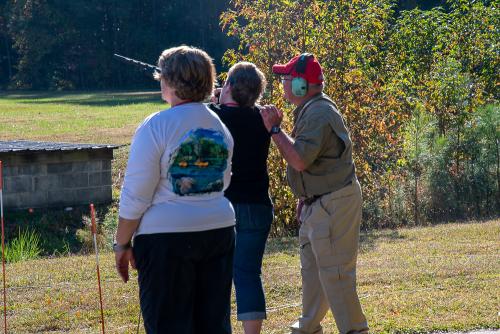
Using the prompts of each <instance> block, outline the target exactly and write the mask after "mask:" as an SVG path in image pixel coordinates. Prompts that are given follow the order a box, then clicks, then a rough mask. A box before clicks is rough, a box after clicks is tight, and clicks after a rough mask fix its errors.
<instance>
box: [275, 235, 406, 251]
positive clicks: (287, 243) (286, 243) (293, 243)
mask: <svg viewBox="0 0 500 334" xmlns="http://www.w3.org/2000/svg"><path fill="white" fill-rule="evenodd" d="M404 238H405V236H403V235H401V234H400V233H399V231H398V230H396V229H394V230H370V231H363V232H361V234H360V246H359V248H360V252H363V253H364V252H369V251H371V250H373V249H374V248H375V247H376V244H377V242H378V241H379V240H384V241H391V240H392V241H396V240H401V239H404ZM275 253H283V254H286V255H294V254H295V255H297V254H299V238H298V237H277V238H270V239H269V240H268V242H267V245H266V254H275Z"/></svg>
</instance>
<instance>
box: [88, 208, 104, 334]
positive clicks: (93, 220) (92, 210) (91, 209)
mask: <svg viewBox="0 0 500 334" xmlns="http://www.w3.org/2000/svg"><path fill="white" fill-rule="evenodd" d="M90 216H91V220H92V224H91V225H90V229H91V231H92V237H93V239H94V249H95V260H96V268H97V285H98V286H99V302H100V305H101V324H102V333H103V334H104V333H105V331H104V309H103V307H102V292H101V274H100V272H99V251H98V250H97V227H96V224H95V210H94V204H90Z"/></svg>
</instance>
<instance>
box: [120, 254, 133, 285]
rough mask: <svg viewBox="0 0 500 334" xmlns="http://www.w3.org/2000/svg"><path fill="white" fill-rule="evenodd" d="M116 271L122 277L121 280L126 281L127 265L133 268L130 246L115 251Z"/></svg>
mask: <svg viewBox="0 0 500 334" xmlns="http://www.w3.org/2000/svg"><path fill="white" fill-rule="evenodd" d="M115 262H116V271H117V272H118V274H119V275H120V277H121V278H122V280H123V282H125V283H127V282H128V279H129V272H128V265H129V263H130V265H131V266H132V268H134V269H135V259H134V254H133V253H132V248H129V249H126V250H124V251H118V252H115Z"/></svg>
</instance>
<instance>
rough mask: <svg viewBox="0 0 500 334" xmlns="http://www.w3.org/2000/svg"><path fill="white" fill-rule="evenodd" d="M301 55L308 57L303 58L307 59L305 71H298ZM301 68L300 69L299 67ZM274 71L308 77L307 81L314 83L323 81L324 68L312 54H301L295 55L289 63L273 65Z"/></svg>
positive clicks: (275, 72)
mask: <svg viewBox="0 0 500 334" xmlns="http://www.w3.org/2000/svg"><path fill="white" fill-rule="evenodd" d="M301 57H304V58H307V59H303V60H304V61H305V68H304V69H303V73H300V72H297V64H298V63H299V60H300V59H301ZM299 70H300V69H299ZM273 73H274V74H281V75H287V74H289V75H291V76H292V77H294V78H295V77H301V78H304V79H306V81H307V82H309V83H312V84H321V83H323V70H322V69H321V65H320V64H319V62H318V61H317V60H316V58H315V57H314V56H313V55H311V54H301V55H298V56H295V57H293V58H292V59H291V60H290V61H289V62H288V63H286V64H284V65H281V64H276V65H273Z"/></svg>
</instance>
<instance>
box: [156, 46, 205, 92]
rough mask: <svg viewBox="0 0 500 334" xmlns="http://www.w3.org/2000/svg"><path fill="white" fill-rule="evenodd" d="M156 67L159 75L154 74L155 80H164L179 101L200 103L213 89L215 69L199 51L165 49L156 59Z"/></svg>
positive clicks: (180, 48) (177, 48)
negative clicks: (158, 68)
mask: <svg viewBox="0 0 500 334" xmlns="http://www.w3.org/2000/svg"><path fill="white" fill-rule="evenodd" d="M158 67H160V70H161V73H155V79H156V80H161V79H164V80H165V82H166V83H167V85H168V86H170V87H172V88H173V89H175V94H176V95H177V97H179V98H180V99H183V100H190V101H194V102H200V101H203V100H205V99H206V98H208V96H210V94H211V93H212V91H213V89H214V83H215V67H214V64H213V62H212V58H210V56H209V55H208V54H207V53H206V52H205V51H203V50H201V49H198V48H195V47H190V46H185V45H182V46H178V47H174V48H170V49H166V50H165V51H163V52H162V54H161V55H160V58H159V59H158Z"/></svg>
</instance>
